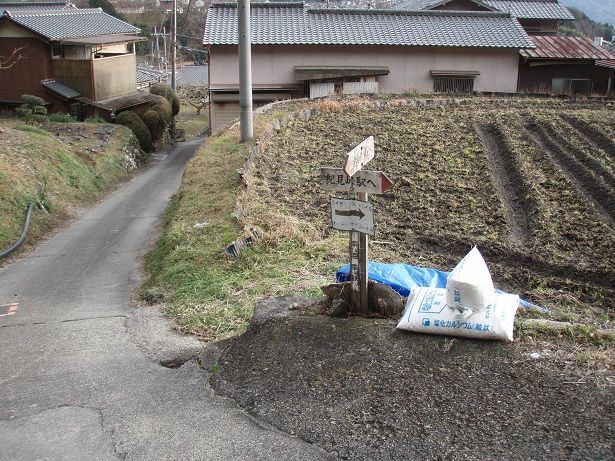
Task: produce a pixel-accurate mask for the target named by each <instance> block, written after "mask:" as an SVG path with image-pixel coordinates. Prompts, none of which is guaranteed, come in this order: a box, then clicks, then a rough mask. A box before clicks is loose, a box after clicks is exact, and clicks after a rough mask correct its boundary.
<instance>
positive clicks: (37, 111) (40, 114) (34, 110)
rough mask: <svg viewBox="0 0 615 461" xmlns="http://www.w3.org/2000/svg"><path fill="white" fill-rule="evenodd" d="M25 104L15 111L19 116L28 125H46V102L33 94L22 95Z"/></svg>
mask: <svg viewBox="0 0 615 461" xmlns="http://www.w3.org/2000/svg"><path fill="white" fill-rule="evenodd" d="M21 100H22V101H23V104H22V105H21V106H19V107H18V108H17V109H15V112H16V113H17V115H19V116H20V117H21V118H24V119H25V120H26V122H27V123H28V124H33V123H35V122H36V123H44V122H46V121H47V107H45V104H46V103H45V100H44V99H42V98H39V97H38V96H34V95H31V94H22V95H21Z"/></svg>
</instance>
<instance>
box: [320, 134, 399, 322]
mask: <svg viewBox="0 0 615 461" xmlns="http://www.w3.org/2000/svg"><path fill="white" fill-rule="evenodd" d="M374 154H375V153H374V137H373V136H370V137H369V138H367V139H365V140H364V141H363V142H362V143H361V144H359V145H358V146H356V147H355V148H354V149H352V150H351V151H350V152H348V153H347V154H346V159H345V161H344V165H343V168H321V169H320V184H321V186H322V187H323V189H325V190H329V191H335V192H349V193H351V194H352V195H353V198H351V199H343V198H337V197H332V198H331V223H332V225H333V228H334V229H338V230H344V231H350V273H349V274H348V280H350V281H351V283H352V292H351V309H352V310H353V311H356V312H359V313H363V314H365V313H367V308H368V306H367V242H368V240H367V238H368V235H371V236H373V235H374V209H373V206H372V204H371V203H369V202H368V201H367V194H383V193H385V192H386V191H387V190H388V189H389V188H390V187H391V186H392V185H393V182H392V181H391V180H390V179H389V178H388V177H387V175H386V174H384V173H383V172H382V171H368V170H362V168H363V167H364V166H365V165H366V164H367V163H368V162H369V161H370V160H371V159H373V158H374Z"/></svg>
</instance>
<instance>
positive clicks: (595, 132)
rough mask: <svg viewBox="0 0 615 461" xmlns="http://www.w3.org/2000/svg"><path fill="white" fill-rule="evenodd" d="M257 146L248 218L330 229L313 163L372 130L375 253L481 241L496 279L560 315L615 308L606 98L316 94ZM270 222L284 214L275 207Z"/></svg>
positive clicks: (444, 256) (406, 255) (613, 126)
mask: <svg viewBox="0 0 615 461" xmlns="http://www.w3.org/2000/svg"><path fill="white" fill-rule="evenodd" d="M316 109H317V115H315V116H313V117H312V118H311V119H310V120H300V119H296V120H294V121H292V122H291V123H290V124H289V125H288V126H287V127H286V128H283V129H281V130H280V132H279V133H278V134H277V135H276V136H275V137H274V138H273V140H272V141H271V142H270V143H269V144H268V145H266V146H265V148H264V149H263V151H262V153H261V155H260V156H259V157H258V159H257V161H256V163H255V164H254V166H253V170H252V173H251V175H250V176H251V177H250V180H249V188H248V191H247V193H246V194H244V207H245V209H246V210H247V211H246V219H247V220H248V221H250V222H252V223H255V224H259V225H261V226H263V227H265V229H266V230H267V229H268V228H269V230H271V226H272V224H271V221H269V220H268V219H269V216H270V215H269V214H268V213H270V212H268V211H267V210H277V212H278V213H280V214H281V215H282V216H283V217H285V218H287V219H288V222H292V223H294V224H293V225H294V226H297V227H302V226H304V227H310V228H312V229H313V228H314V226H315V227H316V229H317V231H318V234H319V235H320V236H321V237H322V238H324V239H326V238H327V237H328V236H329V235H331V234H332V233H335V232H337V231H332V230H330V228H329V226H330V224H329V220H328V208H329V194H328V193H327V192H325V191H323V190H322V189H321V188H320V185H319V184H320V183H319V169H320V167H322V166H335V167H337V166H341V164H342V160H343V156H344V154H345V153H346V152H347V151H348V150H349V149H350V148H352V147H354V146H355V145H356V144H358V143H359V142H361V141H362V140H363V139H364V138H366V137H367V136H369V135H373V136H374V138H375V143H376V157H375V159H374V160H373V161H372V162H370V164H369V165H368V168H369V169H374V170H382V171H385V172H386V173H387V174H388V175H389V177H391V179H393V181H394V183H395V185H394V186H393V188H392V189H391V190H390V191H389V192H387V193H386V194H385V195H383V196H371V197H370V200H371V201H372V202H373V203H374V206H375V213H376V222H377V235H376V237H375V239H374V240H375V241H374V242H373V244H372V245H371V247H370V251H371V254H370V259H376V260H380V261H390V262H405V263H410V264H417V265H422V266H429V267H436V268H440V269H446V270H450V269H451V268H452V267H453V266H454V265H455V263H456V262H457V261H458V260H459V259H460V258H461V257H463V255H464V254H465V253H466V252H467V251H468V250H469V249H470V248H471V246H472V245H478V247H479V249H480V250H481V252H482V253H483V255H484V257H485V259H486V260H487V263H488V265H489V267H490V269H491V271H492V275H493V279H494V282H495V283H496V285H497V286H499V287H500V288H502V289H504V290H507V291H510V292H514V293H518V294H520V295H521V296H523V297H525V298H526V299H528V300H530V301H532V302H535V303H537V304H540V305H543V306H545V307H547V308H550V309H551V310H552V313H553V314H552V315H553V317H554V318H556V319H558V320H570V321H574V322H580V323H590V324H592V325H595V326H599V327H613V322H614V320H615V110H614V107H613V106H612V105H611V106H608V105H605V104H602V105H589V104H586V105H574V104H572V103H569V102H557V101H530V100H526V101H516V102H515V101H506V102H504V103H501V102H498V101H495V102H493V101H484V100H472V99H470V100H464V101H460V102H458V103H457V104H455V105H451V106H432V105H422V106H418V107H417V106H416V101H412V100H403V99H393V100H390V101H374V100H370V99H366V100H363V99H355V100H349V101H342V102H337V101H334V102H322V103H316ZM278 222H279V221H278Z"/></svg>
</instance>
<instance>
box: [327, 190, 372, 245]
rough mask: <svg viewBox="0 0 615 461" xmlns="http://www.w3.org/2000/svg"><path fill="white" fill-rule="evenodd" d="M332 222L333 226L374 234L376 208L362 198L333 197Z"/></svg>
mask: <svg viewBox="0 0 615 461" xmlns="http://www.w3.org/2000/svg"><path fill="white" fill-rule="evenodd" d="M331 222H332V223H333V228H334V229H337V230H342V231H356V232H361V233H362V234H367V235H372V236H373V235H374V208H373V206H372V204H371V203H369V202H364V201H362V200H348V199H343V198H336V197H332V198H331Z"/></svg>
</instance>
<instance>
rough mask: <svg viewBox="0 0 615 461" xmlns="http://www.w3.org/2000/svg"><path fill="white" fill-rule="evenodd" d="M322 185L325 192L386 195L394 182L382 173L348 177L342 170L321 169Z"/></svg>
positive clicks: (365, 172)
mask: <svg viewBox="0 0 615 461" xmlns="http://www.w3.org/2000/svg"><path fill="white" fill-rule="evenodd" d="M320 185H321V186H322V187H323V189H325V190H332V191H336V192H357V193H364V194H384V193H385V192H386V191H387V190H389V188H390V187H391V186H392V185H393V182H392V181H391V180H390V179H389V178H388V177H387V175H385V174H384V173H383V172H382V171H369V170H361V171H357V172H356V173H355V174H354V175H352V176H348V175H347V174H346V173H345V172H344V170H343V169H341V168H321V169H320Z"/></svg>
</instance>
